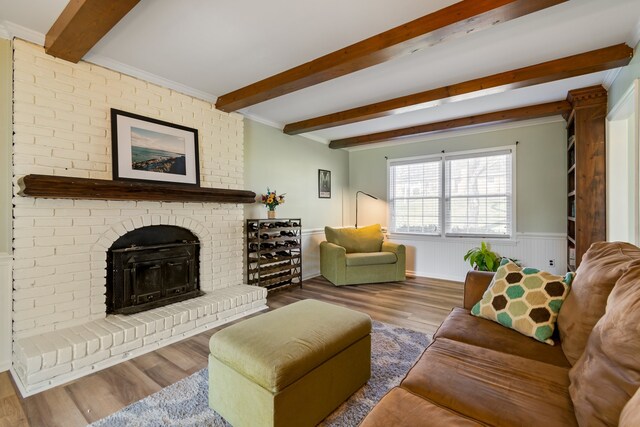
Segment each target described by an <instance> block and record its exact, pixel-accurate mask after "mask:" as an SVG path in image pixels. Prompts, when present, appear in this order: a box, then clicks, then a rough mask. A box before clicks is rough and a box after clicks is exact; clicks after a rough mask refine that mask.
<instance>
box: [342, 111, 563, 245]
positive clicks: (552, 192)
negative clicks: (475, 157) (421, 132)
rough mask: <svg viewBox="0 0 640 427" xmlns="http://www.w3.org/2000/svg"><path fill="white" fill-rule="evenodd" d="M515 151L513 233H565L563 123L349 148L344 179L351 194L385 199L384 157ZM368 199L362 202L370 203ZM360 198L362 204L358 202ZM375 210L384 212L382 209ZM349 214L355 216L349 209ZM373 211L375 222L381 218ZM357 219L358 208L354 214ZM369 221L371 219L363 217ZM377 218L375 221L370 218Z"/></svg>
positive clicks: (385, 162)
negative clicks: (513, 148) (501, 148)
mask: <svg viewBox="0 0 640 427" xmlns="http://www.w3.org/2000/svg"><path fill="white" fill-rule="evenodd" d="M516 141H519V143H518V145H517V149H516V153H517V154H516V199H517V200H516V227H517V231H518V232H530V233H566V206H567V184H566V183H567V161H566V157H567V153H566V130H565V123H564V121H559V122H554V123H546V124H537V125H529V126H524V127H519V128H514V129H503V130H497V131H491V132H482V131H481V132H478V133H475V134H472V135H462V136H454V137H446V138H439V139H432V140H430V141H426V142H417V143H410V144H401V145H397V146H389V147H382V148H376V149H369V150H361V151H352V152H351V155H350V157H349V182H350V184H351V189H352V192H355V191H356V190H362V191H366V192H367V193H371V194H372V195H374V196H377V197H380V198H383V199H386V197H387V161H386V159H385V156H386V157H388V158H389V159H394V158H403V157H412V156H420V155H429V154H437V153H441V152H442V150H445V151H446V152H448V153H450V152H455V151H466V150H475V149H482V148H492V147H499V146H505V145H513V144H515V142H516ZM366 200H369V199H366V198H365V199H364V200H360V209H362V208H363V206H373V207H376V205H373V204H370V203H369V202H368V201H366ZM363 202H364V203H363ZM377 209H378V210H384V209H385V207H382V209H380V208H379V207H377ZM350 218H352V221H353V218H355V208H353V209H351V212H350ZM380 218H382V215H378V221H382V220H384V218H382V219H380ZM358 219H359V221H360V222H362V219H363V214H362V211H360V212H359V214H358ZM367 222H373V221H367ZM376 222H377V221H376Z"/></svg>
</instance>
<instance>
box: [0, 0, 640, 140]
mask: <svg viewBox="0 0 640 427" xmlns="http://www.w3.org/2000/svg"><path fill="white" fill-rule="evenodd" d="M66 3H67V1H66V0H20V1H16V0H0V23H3V24H4V27H5V29H6V30H8V31H9V32H10V33H13V35H16V36H18V37H22V38H26V39H29V40H31V41H35V42H39V43H42V40H43V38H42V35H43V34H45V33H46V32H47V31H48V29H49V28H50V26H51V24H52V23H53V22H54V21H55V19H56V18H57V16H58V15H59V14H60V12H61V11H62V9H63V8H64V6H65V5H66ZM453 3H455V0H431V1H428V2H425V1H424V0H394V1H389V0H349V1H344V0H322V1H309V0H307V1H300V0H297V1H296V0H270V1H263V0H236V1H221V0H215V1H214V0H181V1H175V0H142V1H141V2H140V3H139V4H138V5H137V6H136V7H135V8H134V9H133V10H132V11H131V12H130V13H129V14H128V15H127V16H125V18H124V19H123V20H122V21H120V22H119V23H118V24H117V25H116V26H115V28H113V29H112V30H111V31H110V32H109V33H108V34H107V35H106V36H105V37H104V38H103V39H102V40H101V41H100V42H99V43H98V44H97V45H96V46H95V47H94V48H93V49H92V50H91V51H90V52H89V54H88V55H87V56H86V59H87V60H89V61H92V62H95V63H98V64H102V65H105V66H109V67H112V68H115V69H117V70H119V71H123V72H127V73H129V74H132V75H136V76H138V77H142V78H146V79H147V80H151V81H155V82H158V83H161V84H165V85H167V86H169V87H173V88H176V89H178V90H182V91H185V92H188V93H191V94H195V95H197V96H201V97H204V98H207V99H210V100H215V98H216V97H217V96H219V95H222V94H225V93H227V92H230V91H232V90H235V89H238V88H240V87H242V86H245V85H247V84H250V83H253V82H255V81H258V80H260V79H263V78H265V77H268V76H270V75H273V74H276V73H278V72H280V71H284V70H286V69H288V68H291V67H293V66H296V65H300V64H302V63H304V62H307V61H309V60H312V59H314V58H316V57H319V56H321V55H324V54H326V53H329V52H332V51H334V50H336V49H339V48H341V47H345V46H347V45H349V44H351V43H354V42H357V41H359V40H362V39H364V38H367V37H369V36H372V35H374V34H377V33H380V32H382V31H385V30H387V29H389V28H392V27H395V26H397V25H400V24H402V23H404V22H408V21H410V20H413V19H415V18H417V17H419V16H422V15H425V14H428V13H430V12H433V11H435V10H438V9H441V8H443V7H446V6H448V5H450V4H453ZM639 18H640V1H638V0H571V1H569V2H567V3H564V4H561V5H558V6H555V7H552V8H549V9H546V10H543V11H541V12H537V13H534V14H532V15H529V16H525V17H523V18H519V19H516V20H514V21H510V22H507V23H505V24H500V25H498V26H496V27H494V28H491V29H488V30H485V31H481V32H478V33H472V34H469V35H467V36H465V37H462V38H459V39H456V40H451V41H447V42H445V43H442V44H440V45H437V46H433V47H431V48H428V49H424V50H421V51H418V52H416V53H414V54H412V55H410V56H408V57H404V58H400V59H397V60H394V61H391V62H387V63H385V64H381V65H378V66H375V67H371V68H368V69H365V70H362V71H359V72H356V73H353V74H350V75H347V76H344V77H341V78H338V79H334V80H332V81H329V82H325V83H322V84H319V85H316V86H313V87H310V88H308V89H304V90H301V91H298V92H294V93H292V94H289V95H285V96H282V97H280V98H276V99H273V100H270V101H266V102H263V103H261V104H258V105H254V106H251V107H249V108H246V109H245V110H242V111H241V112H242V113H244V114H246V115H247V116H249V117H253V118H256V119H258V120H260V121H262V122H266V123H271V124H273V125H275V126H278V127H282V126H283V125H284V124H285V123H290V122H295V121H298V120H302V119H306V118H310V117H315V116H319V115H323V114H328V113H332V112H336V111H341V110H344V109H347V108H352V107H357V106H360V105H365V104H369V103H372V102H376V101H380V100H384V99H388V98H393V97H397V96H401V95H406V94H411V93H415V92H420V91H424V90H428V89H432V88H436V87H440V86H443V85H447V84H453V83H458V82H462V81H465V80H469V79H473V78H477V77H482V76H485V75H490V74H494V73H498V72H501V71H507V70H510V69H514V68H519V67H524V66H528V65H532V64H535V63H539V62H543V61H547V60H551V59H556V58H560V57H564V56H568V55H573V54H577V53H582V52H585V51H589V50H593V49H597V48H601V47H606V46H610V45H613V44H617V43H623V42H627V43H629V44H632V43H633V44H635V43H636V42H637V38H638V37H639V34H638V33H640V21H639ZM607 77H609V78H610V77H611V74H610V73H607V72H602V73H596V74H592V75H589V76H583V77H577V78H573V79H567V80H564V81H559V82H554V83H548V84H545V85H540V86H536V87H533V88H524V89H517V90H513V91H507V92H504V93H495V94H492V95H487V96H483V97H481V98H475V99H469V100H464V101H458V102H454V103H447V104H443V105H439V106H435V107H430V108H423V109H420V110H417V111H413V112H410V113H405V114H399V115H395V116H391V117H386V118H381V119H376V120H369V121H366V122H361V123H356V124H352V125H347V126H341V127H336V128H332V129H327V130H323V131H317V132H313V133H312V134H310V136H312V137H315V138H321V139H325V140H328V139H338V138H344V137H349V136H354V135H359V134H364V133H371V132H378V131H382V130H388V129H394V128H400V127H405V126H411V125H416V124H421V123H429V122H434V121H440V120H446V119H450V118H455V117H463V116H467V115H470V114H480V113H484V112H489V111H497V110H502V109H508V108H516V107H520V106H524V105H530V104H536V103H540V102H548V101H555V100H560V99H564V98H565V97H566V93H567V91H568V90H570V89H575V88H579V87H585V86H589V85H593V84H599V83H603V82H604V81H605V79H606V78H607Z"/></svg>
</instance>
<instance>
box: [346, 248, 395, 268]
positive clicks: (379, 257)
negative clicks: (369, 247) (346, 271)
mask: <svg viewBox="0 0 640 427" xmlns="http://www.w3.org/2000/svg"><path fill="white" fill-rule="evenodd" d="M346 258H347V266H349V267H352V266H355V265H381V264H395V263H396V262H397V261H398V257H397V256H396V254H394V253H393V252H370V253H359V254H347V255H346Z"/></svg>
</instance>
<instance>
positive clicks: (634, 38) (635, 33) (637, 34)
mask: <svg viewBox="0 0 640 427" xmlns="http://www.w3.org/2000/svg"><path fill="white" fill-rule="evenodd" d="M627 41H628V42H629V45H630V46H631V47H632V48H634V49H635V47H636V46H637V45H638V43H640V19H639V20H638V23H637V24H636V26H635V27H633V30H632V31H631V35H630V36H629V39H628V40H627Z"/></svg>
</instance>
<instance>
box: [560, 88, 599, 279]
mask: <svg viewBox="0 0 640 427" xmlns="http://www.w3.org/2000/svg"><path fill="white" fill-rule="evenodd" d="M567 101H569V103H571V106H572V111H571V113H570V115H569V116H568V118H567V266H568V269H569V270H570V271H575V270H576V269H577V268H578V266H579V265H580V260H581V259H582V256H583V255H584V253H585V252H586V251H587V249H589V246H591V244H592V243H594V242H598V241H603V240H605V239H606V158H605V152H606V145H605V142H606V141H605V118H606V115H607V91H606V90H605V89H604V88H603V87H602V86H592V87H587V88H583V89H576V90H572V91H570V92H569V94H568V96H567Z"/></svg>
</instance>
